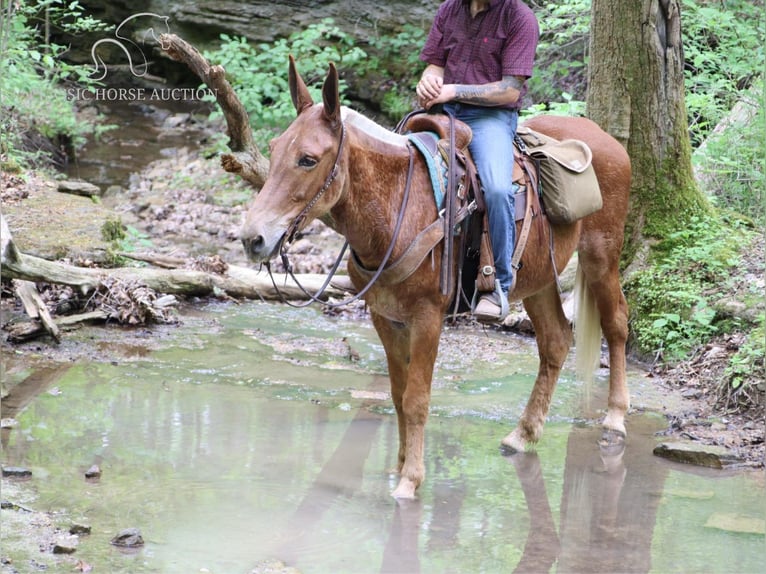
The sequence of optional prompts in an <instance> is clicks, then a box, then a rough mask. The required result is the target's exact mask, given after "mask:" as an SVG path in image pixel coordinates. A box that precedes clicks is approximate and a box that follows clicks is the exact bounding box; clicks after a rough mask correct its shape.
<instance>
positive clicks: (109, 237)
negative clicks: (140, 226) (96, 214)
mask: <svg viewBox="0 0 766 574" xmlns="http://www.w3.org/2000/svg"><path fill="white" fill-rule="evenodd" d="M101 237H102V238H103V239H104V241H122V240H123V239H125V238H126V237H127V234H126V233H125V226H124V225H123V224H122V221H120V219H119V218H110V219H107V220H106V221H105V222H104V224H103V225H102V226H101Z"/></svg>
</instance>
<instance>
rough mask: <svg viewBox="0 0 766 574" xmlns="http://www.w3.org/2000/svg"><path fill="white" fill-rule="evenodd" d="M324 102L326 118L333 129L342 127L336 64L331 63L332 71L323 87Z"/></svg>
mask: <svg viewBox="0 0 766 574" xmlns="http://www.w3.org/2000/svg"><path fill="white" fill-rule="evenodd" d="M322 100H323V102H324V117H325V118H326V119H327V121H329V122H330V126H331V127H332V128H333V129H337V128H338V127H339V126H340V122H341V118H340V91H339V87H338V70H337V69H336V68H335V64H333V63H330V71H329V72H328V73H327V77H326V78H325V80H324V85H323V86H322Z"/></svg>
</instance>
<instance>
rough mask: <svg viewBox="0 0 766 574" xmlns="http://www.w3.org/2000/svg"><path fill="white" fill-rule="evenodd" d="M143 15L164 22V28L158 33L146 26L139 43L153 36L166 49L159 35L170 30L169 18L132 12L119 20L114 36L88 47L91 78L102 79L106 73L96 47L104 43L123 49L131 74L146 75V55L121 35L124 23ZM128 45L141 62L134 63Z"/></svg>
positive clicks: (150, 13)
mask: <svg viewBox="0 0 766 574" xmlns="http://www.w3.org/2000/svg"><path fill="white" fill-rule="evenodd" d="M143 17H146V18H158V19H159V20H161V21H162V23H163V24H164V26H165V30H164V32H160V34H159V35H158V34H157V33H155V31H154V28H153V27H149V28H147V29H146V31H145V32H144V33H143V36H142V38H141V40H140V41H141V44H145V40H146V37H147V36H151V37H152V38H154V40H155V42H157V43H159V44H160V45H161V46H162V48H163V49H167V47H166V46H164V45H162V41H161V40H160V37H161V35H162V34H163V33H169V32H170V25H169V24H168V22H169V20H170V18H169V17H168V16H160V15H159V14H154V13H153V12H141V13H139V14H133V16H129V17H128V18H125V19H124V20H123V21H122V22H120V25H119V26H117V29H116V30H115V31H114V36H115V37H114V38H102V39H101V40H98V41H97V42H95V43H94V44H93V47H92V48H91V49H90V56H91V58H92V59H93V71H92V72H91V74H90V75H91V78H92V79H93V80H95V81H100V80H103V79H104V78H105V77H106V74H107V67H106V63H105V62H104V60H103V59H102V58H101V56H99V55H98V47H99V46H102V45H104V44H113V45H115V46H117V47H118V48H119V49H120V50H122V51H123V53H124V54H125V56H126V57H127V59H128V65H129V66H130V73H131V74H133V75H134V76H136V77H137V78H142V77H144V76H145V75H146V73H147V71H148V69H149V61H148V60H147V59H146V56H145V55H144V52H143V50H142V49H141V48H140V47H139V45H138V44H136V43H135V42H134V41H133V40H131V39H130V38H128V37H127V36H125V35H122V34H123V27H124V26H125V25H127V24H128V23H129V22H131V21H133V20H135V19H137V18H143ZM129 46H133V47H134V52H137V53H138V54H139V55H140V57H141V60H143V62H135V63H134V61H133V57H132V56H131V50H130V49H129Z"/></svg>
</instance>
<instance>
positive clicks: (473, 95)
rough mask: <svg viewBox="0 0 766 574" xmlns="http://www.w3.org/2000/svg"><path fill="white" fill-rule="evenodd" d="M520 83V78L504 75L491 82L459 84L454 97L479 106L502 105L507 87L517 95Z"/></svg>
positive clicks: (504, 101)
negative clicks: (497, 80)
mask: <svg viewBox="0 0 766 574" xmlns="http://www.w3.org/2000/svg"><path fill="white" fill-rule="evenodd" d="M522 84H523V82H522V80H520V79H519V78H517V77H516V76H505V77H504V78H503V79H502V80H500V81H499V82H492V83H491V84H484V85H481V86H473V85H463V84H459V85H458V86H456V88H455V99H456V100H458V101H460V102H465V103H468V104H476V105H479V106H497V105H502V104H504V103H507V102H508V100H507V95H508V89H509V88H512V89H514V90H515V91H516V92H517V94H516V95H517V96H518V92H519V91H520V90H521V86H522Z"/></svg>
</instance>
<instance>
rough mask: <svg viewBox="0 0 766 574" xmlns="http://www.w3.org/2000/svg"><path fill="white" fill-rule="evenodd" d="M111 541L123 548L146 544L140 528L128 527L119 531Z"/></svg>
mask: <svg viewBox="0 0 766 574" xmlns="http://www.w3.org/2000/svg"><path fill="white" fill-rule="evenodd" d="M110 542H111V544H113V545H114V546H119V547H121V548H138V547H139V546H143V545H144V538H143V536H141V531H140V530H139V529H138V528H126V529H125V530H121V531H120V532H118V533H117V535H116V536H114V538H112V540H110Z"/></svg>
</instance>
